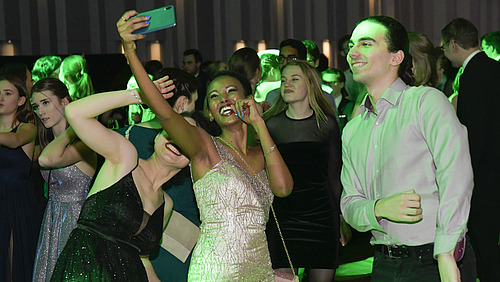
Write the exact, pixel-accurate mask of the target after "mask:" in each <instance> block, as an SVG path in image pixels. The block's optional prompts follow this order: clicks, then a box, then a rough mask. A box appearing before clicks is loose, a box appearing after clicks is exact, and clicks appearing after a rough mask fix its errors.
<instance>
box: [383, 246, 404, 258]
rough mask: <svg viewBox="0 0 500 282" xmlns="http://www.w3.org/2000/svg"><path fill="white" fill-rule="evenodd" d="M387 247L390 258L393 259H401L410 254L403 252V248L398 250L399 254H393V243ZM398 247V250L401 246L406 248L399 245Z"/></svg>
mask: <svg viewBox="0 0 500 282" xmlns="http://www.w3.org/2000/svg"><path fill="white" fill-rule="evenodd" d="M386 247H387V253H388V254H389V258H391V259H400V258H407V257H408V254H405V253H403V252H402V251H401V250H400V251H399V252H398V255H395V254H393V252H392V246H391V245H386ZM396 248H398V250H399V249H400V248H403V249H406V248H405V247H404V246H397V247H396Z"/></svg>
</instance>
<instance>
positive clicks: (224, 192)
mask: <svg viewBox="0 0 500 282" xmlns="http://www.w3.org/2000/svg"><path fill="white" fill-rule="evenodd" d="M214 142H215V146H216V148H217V151H218V152H219V155H220V157H221V161H220V162H219V163H217V164H216V165H215V166H214V167H213V168H212V169H211V170H210V171H209V172H207V173H206V174H205V175H204V176H203V178H201V179H199V180H198V181H196V183H194V185H193V189H194V193H195V195H196V201H197V203H198V208H199V210H200V218H201V225H200V237H199V238H198V242H197V244H196V246H195V248H194V250H193V256H192V258H191V265H190V267H189V274H188V281H197V282H198V281H230V280H236V281H274V278H273V271H272V268H271V258H270V256H269V250H268V247H267V241H266V234H265V227H266V222H267V221H268V219H269V209H270V207H269V205H270V200H271V201H272V199H273V194H272V192H271V189H270V188H269V182H268V180H267V176H266V172H265V171H264V170H263V171H261V172H260V173H258V174H257V175H256V176H252V175H250V174H248V173H247V172H246V171H245V170H244V169H243V168H242V167H241V166H240V165H239V164H238V163H237V162H236V160H235V159H234V158H233V156H232V155H231V154H230V153H229V151H228V150H227V149H226V148H225V147H224V146H223V145H222V144H221V143H220V142H219V141H218V140H215V139H214Z"/></svg>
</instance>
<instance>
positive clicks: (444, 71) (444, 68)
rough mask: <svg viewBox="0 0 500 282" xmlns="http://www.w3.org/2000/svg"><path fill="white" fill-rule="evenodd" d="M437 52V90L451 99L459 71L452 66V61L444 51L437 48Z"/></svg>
mask: <svg viewBox="0 0 500 282" xmlns="http://www.w3.org/2000/svg"><path fill="white" fill-rule="evenodd" d="M435 52H436V58H437V59H436V73H437V77H438V79H437V81H438V84H437V85H436V88H437V89H439V90H441V91H442V92H443V93H444V95H446V97H450V96H451V94H453V80H454V79H455V76H456V75H457V71H458V69H457V68H455V67H453V66H452V65H451V62H450V60H448V58H446V56H445V55H444V54H443V51H442V50H441V49H440V48H439V47H436V48H435Z"/></svg>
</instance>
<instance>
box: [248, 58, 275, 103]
mask: <svg viewBox="0 0 500 282" xmlns="http://www.w3.org/2000/svg"><path fill="white" fill-rule="evenodd" d="M260 64H261V67H262V76H261V78H260V81H259V83H258V84H257V88H256V90H255V94H254V99H255V101H256V102H258V103H261V102H264V101H265V100H266V96H267V93H268V92H269V91H271V90H273V89H276V88H279V87H280V85H281V81H280V78H281V72H280V68H279V64H278V55H275V54H272V53H264V54H262V55H261V56H260Z"/></svg>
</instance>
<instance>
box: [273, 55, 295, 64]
mask: <svg viewBox="0 0 500 282" xmlns="http://www.w3.org/2000/svg"><path fill="white" fill-rule="evenodd" d="M298 59H299V57H297V56H295V55H288V56H287V57H285V56H283V55H280V56H278V63H283V62H285V60H286V61H287V62H290V61H295V60H298Z"/></svg>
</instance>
